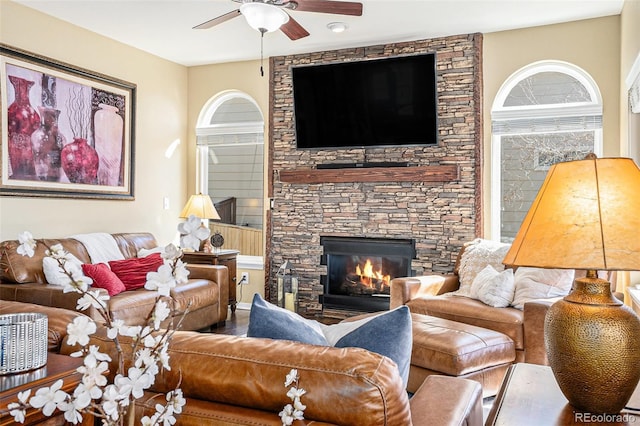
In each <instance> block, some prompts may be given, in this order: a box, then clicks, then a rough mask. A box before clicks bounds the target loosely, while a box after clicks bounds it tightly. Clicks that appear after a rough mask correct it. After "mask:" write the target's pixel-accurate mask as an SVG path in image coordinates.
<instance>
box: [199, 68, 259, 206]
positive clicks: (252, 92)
mask: <svg viewBox="0 0 640 426" xmlns="http://www.w3.org/2000/svg"><path fill="white" fill-rule="evenodd" d="M268 76H269V68H268V61H266V60H265V61H264V77H262V76H260V61H246V62H233V63H227V64H215V65H202V66H198V67H191V68H189V92H188V99H189V102H188V122H187V128H188V135H189V136H188V140H189V153H188V168H187V180H188V188H189V191H195V189H196V180H195V177H196V125H197V122H198V116H199V115H200V113H201V112H202V111H203V108H204V107H205V106H206V105H207V103H208V102H209V100H211V99H212V98H214V97H216V96H218V95H220V94H221V93H222V92H224V91H227V90H239V91H241V92H244V93H246V94H247V95H249V96H251V97H252V98H253V100H254V101H256V103H257V104H258V106H259V107H260V110H261V111H262V116H263V117H264V120H265V138H264V140H265V146H266V142H267V140H268V125H267V122H268V121H269V77H268ZM266 157H267V156H266V155H265V158H266ZM265 170H266V168H265ZM265 194H266V192H265Z"/></svg>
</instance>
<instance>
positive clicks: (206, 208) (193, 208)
mask: <svg viewBox="0 0 640 426" xmlns="http://www.w3.org/2000/svg"><path fill="white" fill-rule="evenodd" d="M190 215H194V216H196V217H199V218H200V219H220V215H219V214H218V212H217V211H216V208H215V207H214V206H213V201H211V197H209V196H208V195H205V194H196V195H192V196H191V198H189V201H187V204H186V205H185V206H184V208H183V209H182V212H181V213H180V217H189V216H190Z"/></svg>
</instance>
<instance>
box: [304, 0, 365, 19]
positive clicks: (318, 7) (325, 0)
mask: <svg viewBox="0 0 640 426" xmlns="http://www.w3.org/2000/svg"><path fill="white" fill-rule="evenodd" d="M292 1H294V2H295V3H297V4H298V6H296V7H295V8H294V10H300V11H303V12H320V13H335V14H338V15H353V16H362V3H357V2H351V1H332V0H292Z"/></svg>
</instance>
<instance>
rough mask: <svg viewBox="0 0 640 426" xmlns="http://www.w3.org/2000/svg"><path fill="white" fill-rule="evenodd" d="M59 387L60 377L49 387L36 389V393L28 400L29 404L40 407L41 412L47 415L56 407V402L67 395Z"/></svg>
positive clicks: (60, 385) (62, 399)
mask: <svg viewBox="0 0 640 426" xmlns="http://www.w3.org/2000/svg"><path fill="white" fill-rule="evenodd" d="M61 387H62V380H61V379H60V380H58V381H56V382H55V383H54V384H53V385H52V386H51V387H50V388H47V387H45V388H40V389H38V390H37V391H36V394H35V395H34V396H33V397H32V398H31V399H30V400H29V404H31V406H32V407H33V408H42V414H44V415H45V416H47V417H49V416H50V415H51V414H53V412H54V410H55V409H56V408H57V407H58V404H60V403H61V402H62V401H64V400H65V399H66V398H67V397H68V395H67V394H66V392H64V391H61V390H60V388H61Z"/></svg>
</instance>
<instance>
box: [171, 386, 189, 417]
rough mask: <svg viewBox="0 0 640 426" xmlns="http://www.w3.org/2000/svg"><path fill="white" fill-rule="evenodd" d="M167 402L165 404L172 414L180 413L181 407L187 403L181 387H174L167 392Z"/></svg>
mask: <svg viewBox="0 0 640 426" xmlns="http://www.w3.org/2000/svg"><path fill="white" fill-rule="evenodd" d="M167 402H168V403H169V404H168V405H167V406H170V407H171V413H172V414H173V413H176V414H180V413H182V407H184V405H185V404H186V403H187V400H186V399H184V395H183V394H182V389H176V390H173V391H171V392H169V393H168V394H167Z"/></svg>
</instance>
